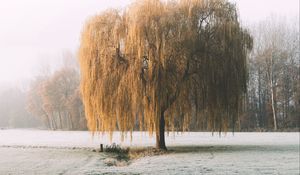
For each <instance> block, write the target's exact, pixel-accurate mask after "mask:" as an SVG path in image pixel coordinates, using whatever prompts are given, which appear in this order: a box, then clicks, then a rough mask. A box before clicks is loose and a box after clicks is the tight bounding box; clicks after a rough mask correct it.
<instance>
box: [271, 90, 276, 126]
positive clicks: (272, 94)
mask: <svg viewBox="0 0 300 175" xmlns="http://www.w3.org/2000/svg"><path fill="white" fill-rule="evenodd" d="M271 103H272V113H273V122H274V130H275V131H276V130H277V120H276V111H275V102H274V90H273V87H271Z"/></svg>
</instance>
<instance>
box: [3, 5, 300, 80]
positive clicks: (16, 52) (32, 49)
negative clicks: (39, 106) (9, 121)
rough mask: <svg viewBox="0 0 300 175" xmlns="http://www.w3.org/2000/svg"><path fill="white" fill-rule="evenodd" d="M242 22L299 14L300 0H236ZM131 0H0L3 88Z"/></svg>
mask: <svg viewBox="0 0 300 175" xmlns="http://www.w3.org/2000/svg"><path fill="white" fill-rule="evenodd" d="M232 1H234V2H236V3H237V6H238V7H239V11H240V15H241V20H242V22H243V24H251V23H255V22H257V21H259V20H263V19H265V18H266V17H268V16H270V15H271V14H275V15H283V16H286V17H287V18H286V19H287V20H288V19H289V17H290V16H299V0H232ZM130 2H131V1H130V0H43V1H41V0H26V1H24V0H0V86H1V84H3V83H4V82H6V83H7V82H9V83H12V82H18V81H21V80H22V79H29V78H31V77H32V76H34V75H35V74H36V73H37V72H38V71H39V70H40V69H41V67H42V66H43V65H47V64H49V65H55V64H58V63H59V61H58V60H59V59H60V58H61V54H62V52H64V51H66V50H69V51H71V52H74V53H76V50H77V48H78V46H79V39H80V32H81V29H82V27H83V24H84V22H85V20H86V19H87V18H88V17H89V16H92V15H95V14H97V13H99V12H101V11H102V10H104V9H107V8H110V7H117V8H122V7H124V6H125V5H127V4H129V3H130Z"/></svg>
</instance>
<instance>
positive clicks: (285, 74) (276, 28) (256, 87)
mask: <svg viewBox="0 0 300 175" xmlns="http://www.w3.org/2000/svg"><path fill="white" fill-rule="evenodd" d="M294 21H295V22H291V20H290V21H287V20H286V19H285V18H279V17H275V16H273V17H270V18H268V19H266V20H265V21H262V22H261V23H259V24H257V25H255V26H253V27H251V30H252V35H253V36H254V49H253V52H252V54H251V56H250V59H249V86H248V98H247V103H246V104H247V109H246V111H247V113H246V114H245V116H244V117H242V118H241V120H242V123H241V124H242V126H241V127H242V128H244V129H249V128H259V129H261V128H264V129H272V130H277V129H283V128H285V129H286V128H295V127H299V122H300V120H299V119H300V104H299V103H300V58H299V26H298V25H299V23H298V20H294Z"/></svg>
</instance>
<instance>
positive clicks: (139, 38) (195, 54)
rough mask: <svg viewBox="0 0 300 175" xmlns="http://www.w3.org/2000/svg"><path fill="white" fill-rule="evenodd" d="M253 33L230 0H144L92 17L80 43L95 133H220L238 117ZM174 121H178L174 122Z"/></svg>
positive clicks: (84, 91) (86, 102) (84, 87)
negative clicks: (193, 125)
mask: <svg viewBox="0 0 300 175" xmlns="http://www.w3.org/2000/svg"><path fill="white" fill-rule="evenodd" d="M251 48H252V38H251V37H250V35H249V34H248V32H247V31H245V30H243V29H242V28H241V26H240V24H239V21H238V16H237V11H236V7H235V6H234V5H233V4H231V3H229V2H227V1H225V0H181V1H160V0H139V1H136V2H135V3H133V4H132V5H130V6H128V7H127V8H126V9H125V10H124V11H122V12H120V11H117V10H108V11H105V12H103V13H101V14H100V15H97V16H95V17H93V18H91V19H90V20H89V21H88V22H87V24H86V26H85V28H84V30H83V32H82V38H81V46H80V52H79V57H80V68H81V72H82V77H81V90H82V96H83V102H84V105H85V112H86V117H87V121H88V127H89V129H90V130H91V131H93V132H94V131H100V132H107V131H108V132H110V133H112V132H113V131H114V130H120V131H122V132H123V133H124V132H126V131H132V130H133V129H135V128H136V126H139V129H140V130H147V131H149V132H150V134H151V133H152V132H153V131H158V130H159V122H160V120H159V118H160V117H161V116H164V117H165V119H166V127H167V130H175V129H176V128H177V129H178V128H180V129H181V130H187V129H188V126H189V124H190V121H191V119H193V118H196V121H197V122H199V125H200V124H201V125H202V124H203V122H204V121H205V122H206V123H207V124H208V126H209V128H210V129H212V130H213V131H216V130H218V131H223V130H225V131H226V129H227V128H228V126H229V125H230V121H232V122H235V121H236V120H237V117H238V116H237V114H238V110H239V105H240V101H241V99H242V96H243V93H244V92H245V91H246V82H247V67H246V57H247V53H248V51H249V50H250V49H251ZM175 125H176V127H175Z"/></svg>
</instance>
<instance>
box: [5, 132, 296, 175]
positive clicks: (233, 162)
mask: <svg viewBox="0 0 300 175" xmlns="http://www.w3.org/2000/svg"><path fill="white" fill-rule="evenodd" d="M113 142H116V143H118V144H122V145H123V146H131V147H147V146H152V145H154V144H155V139H154V138H150V137H148V134H147V133H141V132H134V133H133V140H132V142H130V139H127V140H125V142H123V143H120V133H115V134H114V140H113ZM100 143H103V144H110V141H109V139H108V137H107V136H103V137H102V136H99V135H95V136H94V137H92V136H91V134H90V133H89V132H84V131H41V130H0V175H2V174H66V175H67V174H70V175H73V174H89V175H94V174H211V175H212V174H283V175H285V174H295V175H298V174H300V170H299V163H300V162H299V161H300V160H299V133H234V135H232V133H227V135H226V136H225V135H221V136H219V135H218V134H215V135H214V136H212V134H211V133H202V132H191V133H183V134H181V133H179V134H175V135H173V134H172V133H170V136H169V137H167V138H166V143H167V146H168V147H169V149H172V150H174V151H173V152H171V153H169V154H165V155H160V156H153V157H143V158H140V159H136V160H133V161H132V162H131V163H130V164H129V165H128V166H120V167H117V166H107V165H106V164H105V161H107V160H108V159H109V156H110V155H108V154H105V153H97V152H92V151H91V149H93V148H98V147H99V144H100Z"/></svg>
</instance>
